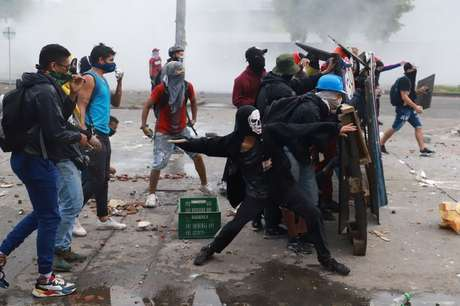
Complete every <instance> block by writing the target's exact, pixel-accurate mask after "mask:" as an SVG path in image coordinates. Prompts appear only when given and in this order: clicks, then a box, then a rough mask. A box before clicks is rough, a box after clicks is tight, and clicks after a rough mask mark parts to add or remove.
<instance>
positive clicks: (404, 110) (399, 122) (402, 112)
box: [392, 106, 422, 131]
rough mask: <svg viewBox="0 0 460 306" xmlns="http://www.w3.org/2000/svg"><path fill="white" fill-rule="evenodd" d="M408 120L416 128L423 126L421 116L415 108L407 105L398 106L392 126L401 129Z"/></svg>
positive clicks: (397, 129)
mask: <svg viewBox="0 0 460 306" xmlns="http://www.w3.org/2000/svg"><path fill="white" fill-rule="evenodd" d="M406 122H409V123H410V125H412V126H413V127H414V129H418V128H421V127H422V122H421V121H420V116H419V115H418V114H417V112H416V111H415V110H413V109H412V108H410V107H406V106H396V117H395V121H394V122H393V125H392V128H393V129H394V130H396V131H399V130H400V129H401V128H402V127H403V126H404V124H405V123H406Z"/></svg>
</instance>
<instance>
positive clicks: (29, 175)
mask: <svg viewBox="0 0 460 306" xmlns="http://www.w3.org/2000/svg"><path fill="white" fill-rule="evenodd" d="M37 68H38V72H37V73H25V74H24V75H23V77H22V80H21V81H20V82H18V84H17V89H16V90H14V91H12V92H10V93H8V94H7V95H6V96H5V98H4V100H3V103H2V105H3V112H2V114H1V115H2V122H1V123H2V124H1V127H2V129H1V130H2V133H0V140H1V142H0V144H1V145H2V149H3V150H4V151H11V152H12V154H11V167H12V169H13V171H14V173H15V174H16V175H17V176H18V177H19V179H20V180H21V181H22V182H23V183H24V185H25V187H26V188H27V192H28V194H29V197H30V201H31V203H32V207H33V211H32V212H31V213H30V214H28V215H27V216H26V217H25V218H24V219H22V220H21V222H19V223H18V224H17V225H16V226H15V227H14V228H13V230H12V231H11V232H10V233H9V234H8V236H7V237H6V239H5V240H4V241H3V242H2V244H1V245H0V268H1V267H3V266H4V265H5V263H6V257H7V256H8V255H10V253H11V252H12V251H13V250H14V249H16V248H17V247H18V246H19V245H21V243H22V242H23V241H24V240H25V239H26V238H27V237H28V236H29V235H30V234H31V233H32V232H34V231H35V230H37V257H38V271H39V277H38V279H37V282H36V284H35V288H34V289H33V291H32V294H33V295H34V296H36V297H51V296H63V295H68V294H71V293H72V292H74V291H75V290H76V287H75V285H74V284H71V283H68V282H66V281H64V280H63V279H62V278H60V277H57V276H56V275H54V274H53V269H52V264H53V257H54V251H55V241H56V231H57V229H58V226H59V225H60V221H61V217H60V214H59V205H58V181H59V180H60V177H59V172H58V168H57V167H56V164H57V163H59V162H61V161H63V160H65V159H66V158H67V155H66V153H65V148H66V147H67V146H68V145H70V144H78V143H79V144H80V145H82V146H86V145H87V144H88V138H89V137H90V134H88V133H84V132H80V131H79V130H78V129H72V128H70V127H69V126H68V124H67V121H66V119H65V116H66V115H69V114H70V113H71V112H72V110H73V109H74V107H75V101H76V97H77V94H78V92H79V91H80V89H81V87H82V85H83V79H82V78H81V77H78V76H72V75H71V74H70V73H69V68H70V52H69V51H68V50H67V49H66V48H64V47H63V46H60V45H57V44H52V45H47V46H45V47H43V49H42V50H41V52H40V58H39V65H37ZM68 81H71V82H70V93H69V95H68V96H67V95H66V94H64V92H63V91H62V89H61V86H60V85H62V84H63V83H66V82H68Z"/></svg>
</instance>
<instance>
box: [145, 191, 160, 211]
mask: <svg viewBox="0 0 460 306" xmlns="http://www.w3.org/2000/svg"><path fill="white" fill-rule="evenodd" d="M159 204H160V202H159V201H158V197H157V195H156V194H154V193H151V194H149V195H148V197H147V200H145V204H144V207H148V208H155V207H157V206H158V205H159Z"/></svg>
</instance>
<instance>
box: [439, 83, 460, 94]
mask: <svg viewBox="0 0 460 306" xmlns="http://www.w3.org/2000/svg"><path fill="white" fill-rule="evenodd" d="M434 92H435V93H443V94H460V85H457V86H451V85H435V86H434Z"/></svg>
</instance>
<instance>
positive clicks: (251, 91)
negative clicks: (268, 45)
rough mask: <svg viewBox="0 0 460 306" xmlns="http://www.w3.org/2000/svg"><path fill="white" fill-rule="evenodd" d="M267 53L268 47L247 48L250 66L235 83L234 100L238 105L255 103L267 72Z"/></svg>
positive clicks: (247, 58)
mask: <svg viewBox="0 0 460 306" xmlns="http://www.w3.org/2000/svg"><path fill="white" fill-rule="evenodd" d="M265 53H267V49H257V48H256V47H251V48H249V49H248V50H246V54H245V55H246V60H247V62H248V66H247V67H246V69H245V70H244V71H243V72H242V73H241V74H240V75H239V76H238V77H237V78H236V79H235V82H234V85H233V96H232V102H233V105H235V106H236V107H238V108H239V107H241V106H243V105H254V104H255V102H256V96H257V93H258V92H259V88H260V83H261V80H262V78H263V77H264V76H265V75H266V74H267V72H266V71H265V57H264V55H265Z"/></svg>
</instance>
